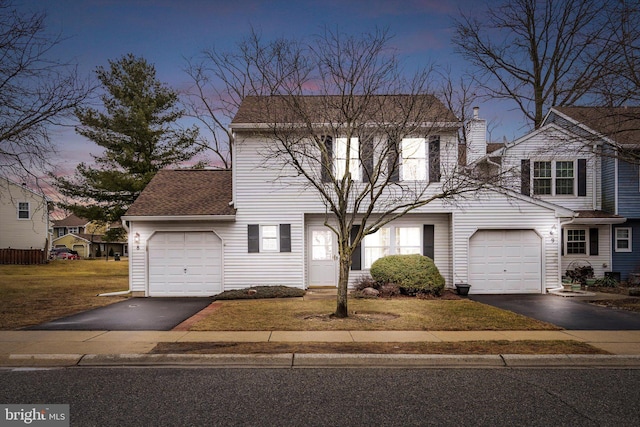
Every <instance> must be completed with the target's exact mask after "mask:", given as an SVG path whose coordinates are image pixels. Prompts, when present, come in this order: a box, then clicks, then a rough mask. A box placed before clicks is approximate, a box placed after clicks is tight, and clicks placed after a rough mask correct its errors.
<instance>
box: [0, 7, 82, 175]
mask: <svg viewBox="0 0 640 427" xmlns="http://www.w3.org/2000/svg"><path fill="white" fill-rule="evenodd" d="M62 41H63V40H62V39H61V38H60V36H58V35H55V34H53V35H52V34H50V33H48V32H47V28H46V25H45V14H44V13H33V14H28V13H21V12H18V11H16V9H15V8H14V6H13V5H12V3H11V2H10V1H6V0H0V174H2V175H6V176H14V177H19V178H21V179H26V178H28V177H29V176H30V177H32V178H33V177H36V178H37V176H40V174H41V173H42V171H44V170H47V169H48V168H49V166H51V164H50V163H51V160H52V158H53V153H54V152H55V147H54V145H53V144H52V142H51V140H50V136H51V129H52V127H53V126H56V125H60V124H65V123H66V119H68V118H69V117H71V116H72V115H73V111H74V109H75V108H76V107H77V106H78V105H79V103H80V102H82V101H83V100H84V99H85V98H86V96H87V94H88V89H89V88H88V86H87V84H86V82H83V81H82V80H81V79H79V78H78V75H77V72H76V68H75V67H74V66H72V65H71V64H68V63H65V62H62V61H59V60H56V59H53V58H52V54H51V51H52V49H53V48H55V47H56V46H58V45H59V44H60V43H61V42H62Z"/></svg>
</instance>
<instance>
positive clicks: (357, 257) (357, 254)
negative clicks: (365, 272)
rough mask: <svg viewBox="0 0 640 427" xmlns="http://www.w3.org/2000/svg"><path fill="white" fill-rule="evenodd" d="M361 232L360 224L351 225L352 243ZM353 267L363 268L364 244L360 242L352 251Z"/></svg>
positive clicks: (355, 268)
mask: <svg viewBox="0 0 640 427" xmlns="http://www.w3.org/2000/svg"><path fill="white" fill-rule="evenodd" d="M358 232H360V226H359V225H354V226H352V227H351V243H353V241H354V240H355V238H356V236H357V235H358ZM351 269H352V270H362V244H358V246H356V247H355V248H354V249H353V252H352V253H351Z"/></svg>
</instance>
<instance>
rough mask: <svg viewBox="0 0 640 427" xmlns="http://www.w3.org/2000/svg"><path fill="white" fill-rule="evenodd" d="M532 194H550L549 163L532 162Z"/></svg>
mask: <svg viewBox="0 0 640 427" xmlns="http://www.w3.org/2000/svg"><path fill="white" fill-rule="evenodd" d="M533 194H542V195H544V194H551V162H533Z"/></svg>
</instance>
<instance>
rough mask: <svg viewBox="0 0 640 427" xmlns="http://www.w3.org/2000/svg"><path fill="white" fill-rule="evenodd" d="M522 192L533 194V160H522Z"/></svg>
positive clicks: (527, 194)
mask: <svg viewBox="0 0 640 427" xmlns="http://www.w3.org/2000/svg"><path fill="white" fill-rule="evenodd" d="M520 193H522V194H524V195H526V196H530V195H531V160H529V159H522V160H520Z"/></svg>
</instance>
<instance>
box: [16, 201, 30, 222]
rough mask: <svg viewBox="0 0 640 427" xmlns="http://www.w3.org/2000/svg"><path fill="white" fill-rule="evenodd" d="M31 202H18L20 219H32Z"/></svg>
mask: <svg viewBox="0 0 640 427" xmlns="http://www.w3.org/2000/svg"><path fill="white" fill-rule="evenodd" d="M30 218H31V211H30V209H29V202H18V219H30Z"/></svg>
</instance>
